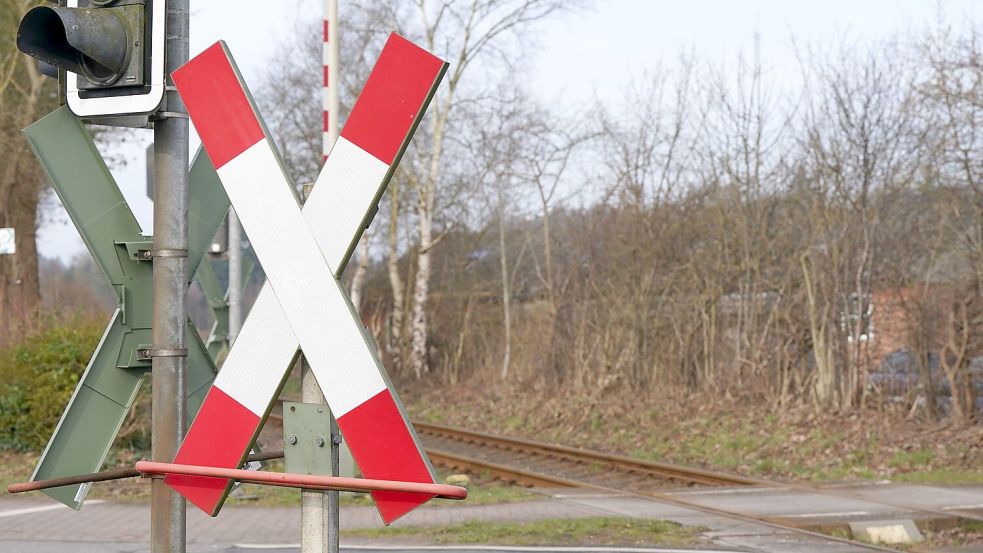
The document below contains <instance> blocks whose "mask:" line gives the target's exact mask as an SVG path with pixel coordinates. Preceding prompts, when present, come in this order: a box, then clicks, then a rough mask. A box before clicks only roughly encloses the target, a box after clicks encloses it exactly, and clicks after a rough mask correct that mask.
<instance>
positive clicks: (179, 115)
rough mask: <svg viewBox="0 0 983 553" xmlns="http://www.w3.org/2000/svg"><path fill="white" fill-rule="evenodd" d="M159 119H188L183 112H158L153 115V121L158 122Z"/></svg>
mask: <svg viewBox="0 0 983 553" xmlns="http://www.w3.org/2000/svg"><path fill="white" fill-rule="evenodd" d="M161 119H190V117H188V114H187V113H186V112H183V111H158V112H157V113H155V114H154V120H155V121H159V120H161Z"/></svg>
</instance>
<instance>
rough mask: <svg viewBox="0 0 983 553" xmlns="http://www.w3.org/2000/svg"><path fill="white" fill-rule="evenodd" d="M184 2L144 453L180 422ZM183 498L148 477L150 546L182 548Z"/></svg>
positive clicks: (159, 130)
mask: <svg viewBox="0 0 983 553" xmlns="http://www.w3.org/2000/svg"><path fill="white" fill-rule="evenodd" d="M188 2H189V0H168V2H167V15H166V21H165V33H166V45H165V75H166V83H167V85H168V86H167V89H166V92H165V95H164V102H163V107H162V108H161V111H160V112H158V119H157V120H156V122H155V123H154V184H155V186H154V245H153V248H154V250H153V255H154V257H153V260H154V261H153V263H154V268H153V279H154V280H153V297H154V321H153V342H154V345H153V351H152V352H151V354H152V356H153V358H152V380H153V420H152V437H151V450H152V451H151V456H152V457H153V459H154V460H155V461H163V462H170V461H171V460H173V459H174V455H175V454H176V453H177V450H178V446H179V445H180V444H181V440H182V439H183V438H184V433H185V429H186V427H187V399H186V397H187V386H188V383H187V374H188V357H187V355H188V353H187V352H188V350H187V344H186V343H185V336H184V332H185V324H186V321H187V320H188V309H187V298H186V292H187V278H188V277H187V272H188V269H187V256H188V126H189V121H188V116H187V114H186V113H185V108H184V103H183V102H182V101H181V97H180V96H179V95H178V93H177V91H176V90H174V88H173V82H171V78H170V74H171V72H172V71H174V70H175V69H177V68H178V67H180V66H182V65H184V63H186V62H187V61H188V26H189V16H188ZM185 514H186V511H185V502H184V498H183V497H181V496H180V495H178V493H177V492H175V491H174V490H172V489H171V488H169V487H167V486H166V485H164V481H163V480H162V479H160V478H155V479H153V481H152V483H151V500H150V518H151V527H150V539H151V544H152V548H151V551H153V553H184V551H185V547H186V545H185V544H186V538H187V534H186V526H185Z"/></svg>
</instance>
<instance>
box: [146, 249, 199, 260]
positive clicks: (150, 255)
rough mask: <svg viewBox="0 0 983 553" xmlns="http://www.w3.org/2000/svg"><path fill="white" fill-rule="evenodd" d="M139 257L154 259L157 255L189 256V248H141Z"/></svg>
mask: <svg viewBox="0 0 983 553" xmlns="http://www.w3.org/2000/svg"><path fill="white" fill-rule="evenodd" d="M137 257H138V258H139V259H145V260H146V259H153V258H155V257H188V250H184V249H178V248H164V249H160V250H139V251H137Z"/></svg>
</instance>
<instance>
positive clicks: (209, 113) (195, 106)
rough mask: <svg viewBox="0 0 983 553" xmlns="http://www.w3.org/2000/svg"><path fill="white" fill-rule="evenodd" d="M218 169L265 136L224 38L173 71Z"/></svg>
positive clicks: (202, 138) (182, 95)
mask: <svg viewBox="0 0 983 553" xmlns="http://www.w3.org/2000/svg"><path fill="white" fill-rule="evenodd" d="M171 76H172V77H173V78H174V84H175V85H176V86H177V89H178V92H180V93H181V98H182V99H183V100H184V105H185V106H186V107H187V108H188V113H189V114H190V115H191V120H192V122H194V124H195V129H197V131H198V136H200V137H201V142H202V144H203V145H204V146H205V151H207V152H208V157H209V158H210V159H211V160H212V164H213V165H214V166H215V168H216V169H218V168H220V167H222V166H223V165H225V164H226V163H228V162H229V161H231V160H232V159H233V158H235V157H236V156H238V155H239V154H241V153H242V152H244V151H246V149H247V148H249V147H250V146H252V145H253V144H256V143H257V142H259V141H260V140H262V139H263V127H262V126H261V125H260V124H259V120H258V119H257V118H256V113H255V112H254V111H253V107H252V104H251V102H250V101H249V98H248V97H247V96H246V91H245V87H244V86H243V84H242V82H241V81H240V79H239V75H238V74H237V73H236V70H235V68H234V66H233V65H232V61H231V58H230V56H229V53H228V51H227V50H226V48H225V43H224V42H222V41H219V42H216V43H215V44H213V45H212V46H210V47H209V48H208V49H207V50H205V51H204V52H202V53H200V54H198V55H197V56H195V57H194V58H192V59H191V60H190V61H188V63H186V64H184V65H182V66H181V67H179V68H178V69H177V70H176V71H175V72H174V73H172V75H171Z"/></svg>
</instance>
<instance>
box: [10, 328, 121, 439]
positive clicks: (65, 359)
mask: <svg viewBox="0 0 983 553" xmlns="http://www.w3.org/2000/svg"><path fill="white" fill-rule="evenodd" d="M102 330H103V326H102V324H100V323H99V322H98V321H95V320H92V319H90V318H82V317H75V318H70V319H68V320H66V319H65V318H57V319H56V318H53V317H52V318H50V319H48V320H47V321H45V324H44V325H42V327H41V330H40V331H39V332H38V333H36V334H34V335H32V336H30V337H27V338H25V339H24V340H22V341H21V342H19V343H17V344H14V345H12V346H9V347H7V348H6V349H3V350H0V449H8V450H16V451H40V450H41V449H42V448H44V446H45V444H46V443H47V442H48V438H49V437H50V436H51V432H52V430H54V427H55V424H57V423H58V418H59V417H60V416H61V413H62V410H63V409H64V408H65V406H66V405H67V404H68V400H69V398H70V397H71V396H72V392H73V391H74V390H75V386H76V385H77V384H78V381H79V378H80V377H81V376H82V372H83V371H84V370H85V367H86V365H87V364H88V362H89V358H90V357H91V356H92V353H93V351H94V350H95V348H96V345H97V344H98V343H99V338H100V337H101V335H102Z"/></svg>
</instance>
